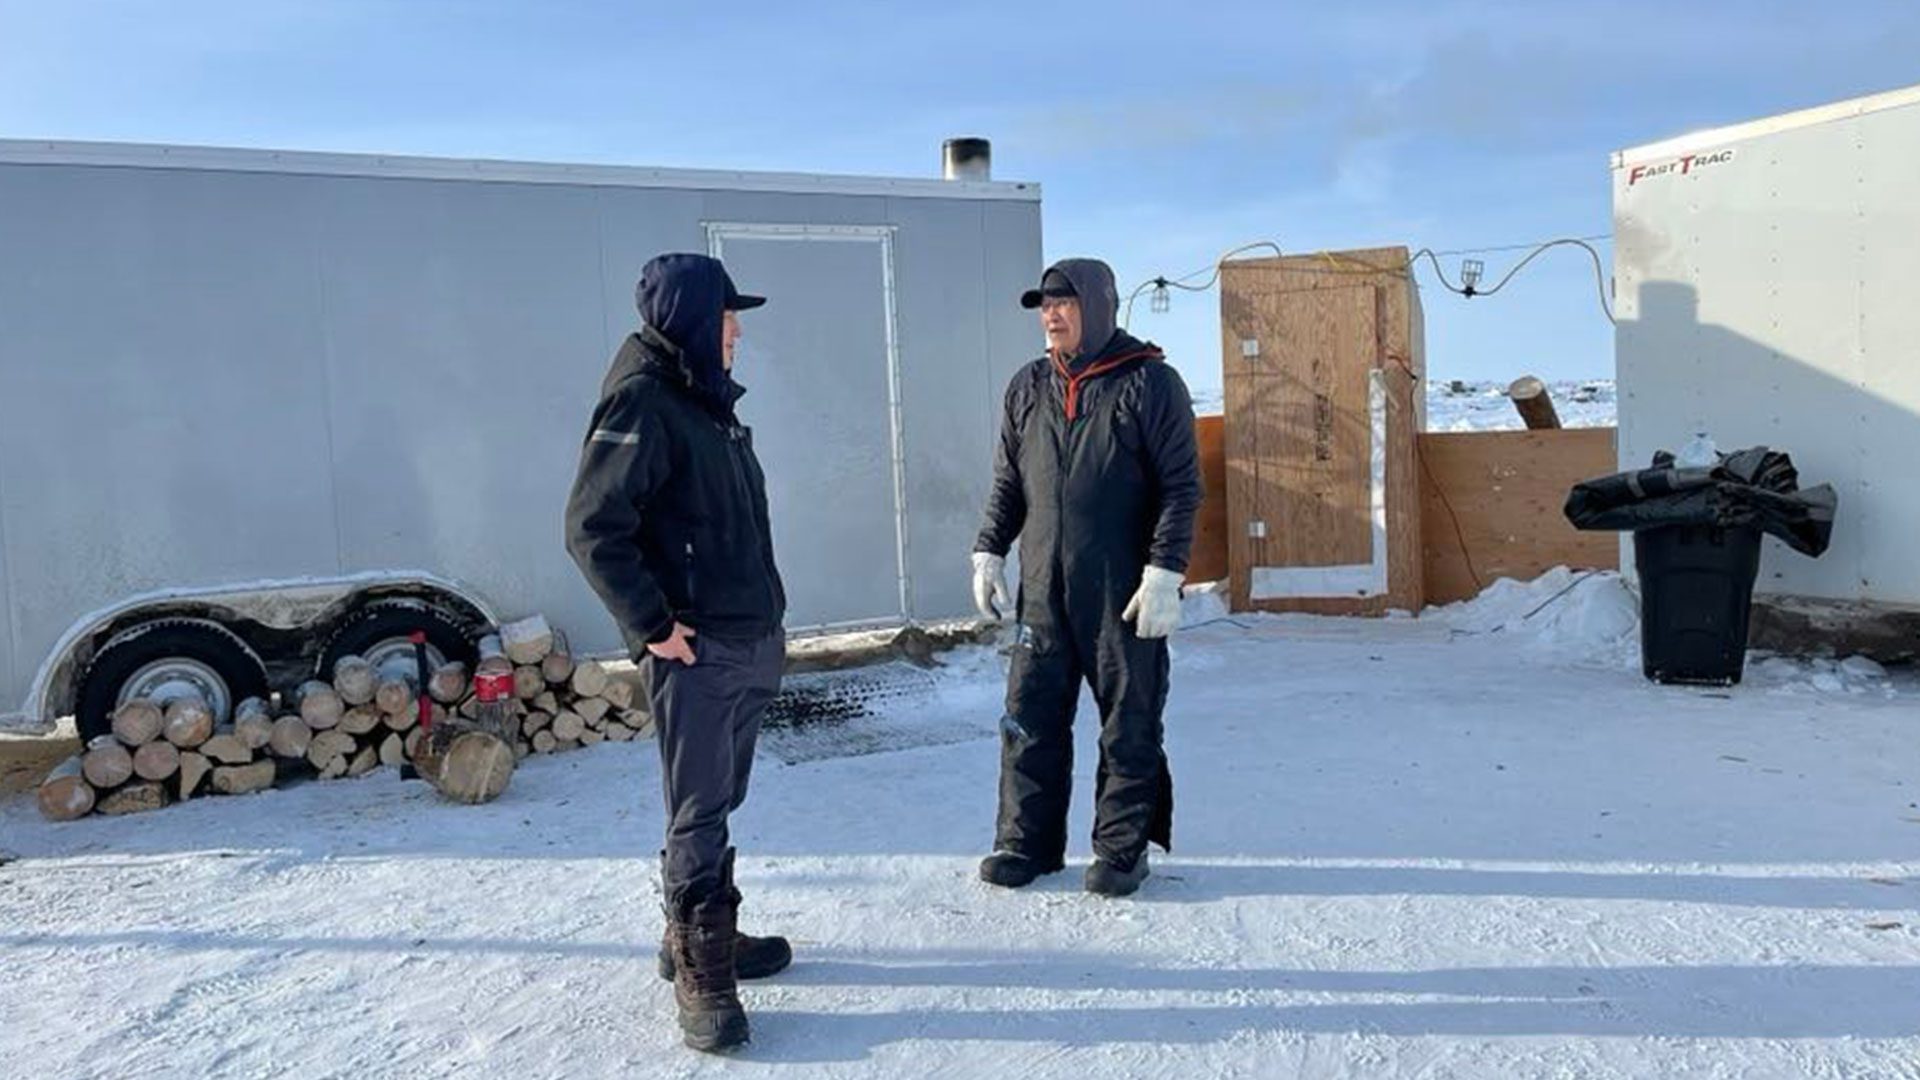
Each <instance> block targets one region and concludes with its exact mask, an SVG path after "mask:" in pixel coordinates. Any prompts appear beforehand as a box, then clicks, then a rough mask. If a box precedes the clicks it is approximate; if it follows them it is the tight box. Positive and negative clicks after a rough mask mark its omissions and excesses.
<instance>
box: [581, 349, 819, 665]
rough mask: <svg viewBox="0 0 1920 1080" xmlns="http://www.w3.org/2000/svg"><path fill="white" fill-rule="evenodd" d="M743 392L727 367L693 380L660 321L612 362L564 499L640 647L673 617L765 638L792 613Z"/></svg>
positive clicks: (618, 614) (603, 589)
mask: <svg viewBox="0 0 1920 1080" xmlns="http://www.w3.org/2000/svg"><path fill="white" fill-rule="evenodd" d="M741 393H743V391H742V390H740V388H739V387H738V385H737V384H734V383H732V382H731V380H727V381H725V382H724V383H721V384H720V388H718V389H709V388H708V387H707V386H705V385H700V384H697V383H696V382H695V379H694V377H693V374H692V371H691V369H690V366H689V363H688V361H687V358H686V357H685V355H684V354H682V353H681V351H680V350H679V349H678V348H676V347H675V346H674V345H673V344H672V343H671V342H669V341H668V340H667V339H666V338H665V337H664V336H662V335H661V334H659V333H657V332H655V331H653V330H652V329H650V328H649V329H643V330H642V331H641V332H640V333H638V334H633V335H631V336H629V337H628V338H627V340H626V342H625V343H624V344H623V345H622V346H621V347H620V351H619V353H618V354H617V355H616V356H615V357H614V362H613V366H612V368H611V369H610V370H609V371H608V373H607V378H606V382H605V384H604V385H603V386H602V388H601V398H600V404H599V406H598V407H597V408H596V409H595V410H594V413H593V422H592V424H591V425H590V427H589V430H588V435H587V439H586V443H585V445H584V446H583V447H582V449H581V455H580V470H579V474H578V476H577V477H576V478H575V480H574V484H573V493H572V495H571V496H570V497H569V498H568V500H567V548H568V550H569V551H570V552H572V554H573V557H574V561H575V562H577V563H578V564H579V565H580V569H581V572H582V573H584V574H585V575H586V578H587V581H588V583H589V584H591V585H592V586H593V589H594V591H595V592H596V593H598V594H599V595H600V599H601V600H602V601H603V602H604V603H605V604H606V606H607V610H608V611H610V612H611V613H612V614H613V617H614V620H615V621H616V622H617V623H618V624H619V627H620V632H621V634H622V635H623V636H624V637H625V639H626V643H627V648H628V651H629V652H630V653H631V654H633V655H634V656H639V655H640V654H641V652H642V650H644V649H645V647H646V646H647V645H648V644H652V643H657V642H660V641H664V640H666V638H667V637H668V636H670V635H671V633H672V631H673V624H674V623H675V622H676V621H677V622H681V623H684V624H686V625H687V626H690V627H692V628H693V629H694V630H696V631H698V632H699V633H700V634H701V635H702V636H711V637H717V638H723V639H733V640H749V639H752V640H757V639H759V638H761V637H764V636H766V635H768V634H771V633H773V632H774V631H776V630H778V629H779V628H780V625H781V621H782V619H784V617H785V615H786V604H787V598H786V591H785V588H784V587H783V586H782V584H781V581H780V572H779V570H778V568H777V567H776V566H775V564H774V557H773V534H772V529H771V526H770V524H769V521H768V516H767V492H766V478H765V475H764V474H763V473H762V472H761V470H760V463H759V461H758V460H757V459H756V458H755V456H754V453H753V433H752V431H751V430H750V429H748V428H747V427H745V426H744V425H742V424H741V423H740V421H739V419H738V418H737V417H736V416H735V414H734V409H733V406H734V403H735V401H737V400H738V398H739V396H740V394H741Z"/></svg>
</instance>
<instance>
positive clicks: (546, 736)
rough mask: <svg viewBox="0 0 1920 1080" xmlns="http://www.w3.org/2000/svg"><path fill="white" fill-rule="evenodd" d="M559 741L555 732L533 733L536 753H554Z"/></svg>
mask: <svg viewBox="0 0 1920 1080" xmlns="http://www.w3.org/2000/svg"><path fill="white" fill-rule="evenodd" d="M558 741H559V740H557V739H555V738H554V737H553V732H551V731H536V732H534V733H533V752H534V753H536V754H551V753H553V747H554V744H555V743H556V742H558Z"/></svg>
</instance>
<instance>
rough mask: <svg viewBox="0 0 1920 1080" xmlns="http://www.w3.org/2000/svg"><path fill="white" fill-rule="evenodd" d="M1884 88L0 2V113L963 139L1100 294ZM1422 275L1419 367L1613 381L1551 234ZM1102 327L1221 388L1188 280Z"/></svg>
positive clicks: (580, 24)
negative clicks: (1116, 284)
mask: <svg viewBox="0 0 1920 1080" xmlns="http://www.w3.org/2000/svg"><path fill="white" fill-rule="evenodd" d="M1916 82H1920V3H1913V2H1900V0H1885V2H1861V0H1827V2H1823V3H1817V4H1809V3H1805V2H1798V3H1774V2H1770V0H1750V2H1745V3H1728V2H1718V0H1714V2H1708V0H1661V2H1657V3H1648V2H1641V0H1615V2H1612V3H1608V4H1588V3H1556V2H1534V3H1449V2H1445V0H1432V2H1426V3H1400V2H1377V3H1366V2H1359V0H1355V2H1352V3H1349V4H1347V5H1345V7H1344V8H1342V7H1341V5H1335V4H1327V3H1316V4H1288V3H1281V2H1269V3H1249V4H1238V3H1220V2H1212V3H1205V4H1185V5H1183V4H1178V3H1165V2H1162V3H1152V4H1135V3H1103V4H1077V3H1070V2H1065V0H1053V2H1051V3H1030V4H1022V5H1010V4H992V3H980V4H941V5H937V6H936V5H914V4H906V3H896V4H879V3H872V4H860V3H811V4H810V3H787V4H759V3H753V2H746V0H742V2H735V3H730V4H718V3H714V4H707V3H684V4H652V3H637V2H627V3H614V2H587V0H576V2H569V0H551V2H547V3H539V4H536V3H531V2H524V3H506V2H488V0H405V2H401V0H246V2H238V0H235V2H207V0H176V2H172V3H148V2H82V0H73V2H62V3H54V2H49V0H0V135H4V136H14V137H47V138H71V139H110V140H128V141H150V142H175V143H205V144H222V145H241V146H276V147H291V148H299V149H321V150H366V151H386V152H394V153H418V154H439V155H450V156H461V157H503V158H524V159H536V160H568V161H593V162H617V163H633V164H653V165H677V166H690V167H723V168H764V169H781V170H806V171H822V172H850V173H880V174H890V175H930V174H932V173H933V172H935V171H936V170H937V168H938V150H939V144H940V141H941V139H943V138H945V137H947V136H950V135H956V134H978V135H985V136H987V137H989V138H992V139H993V140H994V143H995V157H996V166H995V168H996V173H997V175H998V176H999V177H1001V178H1004V179H1026V180H1038V181H1040V182H1041V183H1042V184H1043V185H1044V186H1045V189H1046V201H1045V218H1046V247H1047V254H1048V256H1049V258H1057V257H1061V256H1066V255H1080V254H1087V255H1096V256H1100V257H1104V258H1106V259H1107V260H1108V261H1109V262H1111V263H1113V265H1114V267H1115V270H1116V271H1117V273H1118V276H1119V277H1120V278H1121V280H1122V282H1123V287H1124V286H1125V285H1131V284H1133V283H1136V282H1138V281H1140V280H1143V279H1145V278H1147V277H1150V276H1152V275H1154V274H1156V273H1167V274H1169V276H1171V275H1172V274H1175V273H1185V272H1187V271H1190V270H1193V269H1196V268H1199V267H1204V266H1206V265H1208V264H1209V263H1210V262H1212V260H1213V258H1214V257H1215V256H1216V255H1217V254H1218V253H1220V252H1221V251H1223V250H1225V249H1227V248H1230V247H1233V246H1236V245H1239V244H1242V243H1247V242H1250V241H1255V240H1274V241H1277V242H1278V243H1279V244H1280V245H1281V246H1282V247H1283V248H1285V249H1287V250H1289V251H1295V250H1314V249H1319V248H1344V247H1361V246H1369V245H1373V244H1407V245H1409V246H1411V247H1415V248H1418V247H1422V246H1425V247H1432V248H1435V249H1439V250H1453V249H1462V248H1478V247H1492V246H1501V245H1506V244H1513V243H1519V242H1526V241H1532V240H1536V239H1544V238H1549V237H1558V236H1579V235H1589V234H1604V233H1607V232H1608V231H1609V229H1610V210H1609V188H1608V173H1607V155H1608V153H1609V152H1611V151H1613V150H1616V149H1620V148H1622V147H1626V146H1633V145H1637V144H1640V143H1645V142H1651V141H1654V140H1656V139H1659V138H1663V137H1666V136H1669V135H1674V134H1678V133H1681V132H1684V131H1687V130H1691V129H1695V128H1699V127H1705V126H1711V125H1717V124H1722V123H1730V122H1736V121H1740V120H1745V119H1751V118H1754V117H1758V116H1764V115H1768V114H1771V113H1775V112H1782V111H1786V110H1789V109H1793V108H1799V107H1804V106H1809V105H1816V104H1820V103H1823V102H1827V101H1831V100H1837V99H1840V98H1846V97H1852V96H1856V95H1859V94H1865V93H1872V92H1876V91H1880V90H1886V89H1892V88H1895V87H1899V86H1904V85H1909V84H1912V83H1916ZM1602 251H1603V253H1606V252H1607V249H1606V248H1605V247H1604V246H1603V247H1602ZM1517 255H1518V253H1498V252H1496V253H1489V254H1486V255H1485V256H1483V257H1484V259H1485V261H1486V262H1487V265H1488V272H1489V275H1490V276H1492V275H1498V274H1499V273H1500V272H1502V271H1503V270H1504V269H1505V267H1506V266H1507V265H1509V263H1510V261H1511V260H1512V259H1514V258H1516V257H1517ZM1444 262H1445V264H1446V266H1447V268H1448V272H1449V273H1450V274H1452V273H1454V272H1456V271H1457V267H1458V262H1459V258H1458V257H1457V256H1450V257H1448V258H1447V259H1446V260H1444ZM1421 274H1422V280H1423V285H1424V297H1425V304H1426V315H1427V343H1428V363H1429V367H1430V369H1431V371H1432V374H1433V375H1435V376H1436V377H1440V378H1469V379H1507V378H1511V377H1513V376H1515V375H1517V374H1520V373H1522V372H1534V373H1538V374H1542V375H1546V376H1549V377H1560V378H1584V377H1592V376H1604V375H1608V374H1610V373H1611V370H1612V338H1611V328H1610V327H1609V326H1608V324H1607V323H1606V321H1605V319H1604V317H1603V316H1602V315H1601V313H1600V311H1599V307H1598V301H1597V297H1596V289H1595V284H1594V280H1593V271H1592V268H1591V265H1590V264H1589V263H1588V262H1586V261H1585V257H1584V256H1582V255H1581V254H1580V253H1579V252H1578V251H1576V250H1561V251H1556V252H1553V253H1550V254H1549V255H1547V256H1546V257H1544V258H1543V259H1541V260H1538V261H1536V262H1535V264H1534V265H1533V266H1532V267H1530V268H1529V270H1528V271H1527V272H1526V273H1524V274H1523V275H1522V276H1521V277H1520V278H1518V279H1516V280H1515V282H1514V283H1513V285H1512V286H1510V287H1509V288H1508V289H1507V290H1506V291H1505V292H1503V293H1502V294H1500V295H1499V296H1497V297H1492V298H1482V299H1476V300H1473V301H1470V302H1469V301H1463V300H1460V299H1458V298H1456V297H1453V296H1451V295H1449V294H1447V293H1444V292H1442V291H1440V290H1439V289H1438V288H1436V287H1434V285H1433V284H1432V278H1431V276H1430V273H1429V272H1428V271H1427V270H1426V269H1424V268H1423V270H1422V271H1421ZM1134 329H1135V331H1136V332H1138V333H1140V334H1141V335H1142V336H1146V337H1151V338H1154V339H1155V340H1157V341H1159V342H1160V343H1161V344H1163V345H1164V346H1166V347H1167V348H1168V350H1169V352H1170V353H1171V355H1172V356H1173V358H1174V359H1175V360H1176V361H1177V362H1178V363H1179V364H1180V366H1181V367H1182V369H1183V370H1184V371H1185V372H1186V373H1187V375H1188V377H1189V379H1190V381H1192V382H1193V383H1194V384H1195V386H1196V388H1197V389H1205V388H1207V387H1210V386H1216V385H1217V384H1218V382H1219V364H1220V360H1219V332H1218V305H1217V301H1216V300H1215V298H1214V297H1213V296H1212V295H1206V296H1198V295H1192V294H1176V296H1175V301H1174V307H1173V310H1172V312H1170V313H1168V314H1165V315H1155V314H1151V313H1149V312H1148V311H1147V310H1146V304H1145V301H1144V298H1143V300H1142V302H1141V304H1140V305H1139V309H1138V311H1137V312H1136V315H1135V318H1134Z"/></svg>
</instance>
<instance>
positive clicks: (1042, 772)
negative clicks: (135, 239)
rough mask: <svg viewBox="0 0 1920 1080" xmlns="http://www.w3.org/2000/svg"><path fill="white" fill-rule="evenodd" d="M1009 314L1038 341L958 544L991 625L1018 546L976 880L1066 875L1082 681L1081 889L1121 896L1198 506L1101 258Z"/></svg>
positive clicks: (1154, 781) (1164, 369)
mask: <svg viewBox="0 0 1920 1080" xmlns="http://www.w3.org/2000/svg"><path fill="white" fill-rule="evenodd" d="M1021 305H1022V306H1024V307H1027V308H1030V309H1038V310H1039V311H1040V318H1041V325H1042V328H1043V329H1044V330H1045V331H1046V334H1047V344H1048V349H1047V355H1046V356H1044V357H1041V358H1040V359H1038V360H1035V361H1034V362H1033V363H1031V364H1029V365H1027V366H1026V367H1025V368H1023V369H1021V371H1020V372H1019V373H1018V374H1017V375H1015V376H1014V377H1013V382H1012V384H1011V385H1009V386H1008V388H1007V396H1006V416H1005V418H1004V420H1003V424H1002V428H1001V433H1000V446H999V451H998V454H997V458H996V462H995V467H994V479H993V488H992V492H991V494H990V496H989V498H988V501H987V520H986V526H985V527H984V528H983V529H982V530H981V532H980V538H979V541H978V542H977V543H976V544H975V545H974V556H973V561H974V595H975V600H976V602H977V603H978V604H979V606H980V609H981V611H982V613H983V614H985V615H986V616H987V617H989V618H998V617H1002V616H1004V615H1005V614H1007V612H1006V610H1005V609H1006V607H1007V606H1008V605H1007V603H1006V585H1005V582H1004V578H1003V575H1004V573H1005V569H1004V567H1005V557H1006V554H1007V551H1008V549H1009V548H1010V547H1011V545H1012V544H1013V541H1014V538H1015V537H1016V536H1017V537H1019V539H1020V568H1021V570H1020V595H1019V602H1018V608H1019V610H1018V619H1019V631H1018V639H1017V642H1016V645H1015V649H1014V654H1013V661H1012V669H1011V671H1010V672H1009V673H1008V686H1007V715H1006V719H1005V720H1004V722H1003V723H1002V743H1001V759H1000V813H999V823H998V826H997V828H996V832H995V837H994V853H993V854H992V855H990V856H988V857H987V859H986V860H985V861H983V862H982V863H981V865H980V876H981V877H982V878H983V879H985V880H986V881H988V882H991V883H993V884H996V885H1004V886H1009V887H1016V888H1017V887H1019V886H1022V885H1026V884H1028V883H1029V882H1031V881H1033V879H1034V878H1035V877H1037V876H1039V875H1041V874H1047V873H1052V872H1053V871H1056V870H1058V869H1060V868H1061V867H1062V866H1063V865H1064V859H1065V855H1066V841H1067V837H1066V826H1067V806H1068V803H1069V800H1070V796H1071V788H1072V782H1073V733H1072V726H1073V714H1074V708H1075V706H1076V704H1077V703H1078V701H1079V697H1080V686H1081V683H1082V681H1083V680H1084V681H1085V682H1086V683H1088V684H1090V685H1091V686H1092V689H1093V695H1094V699H1095V701H1096V702H1098V704H1099V707H1100V764H1099V768H1098V770H1097V771H1096V773H1095V789H1096V790H1095V804H1094V808H1095V811H1094V812H1095V818H1094V828H1093V852H1094V862H1093V864H1092V865H1091V866H1090V867H1088V869H1087V878H1086V887H1087V889H1088V890H1089V891H1091V892H1095V893H1099V894H1102V895H1108V896H1125V895H1128V894H1131V893H1132V892H1133V891H1134V890H1136V889H1138V888H1139V886H1140V883H1141V881H1142V880H1144V879H1145V878H1146V876H1147V844H1148V843H1149V842H1150V841H1151V842H1153V843H1157V844H1159V845H1160V846H1161V848H1162V849H1166V848H1167V847H1168V846H1169V845H1170V843H1171V840H1172V819H1173V781H1172V778H1171V776H1170V774H1169V772H1168V769H1167V758H1166V753H1165V751H1164V749H1163V747H1162V741H1163V729H1162V726H1161V713H1162V710H1163V709H1164V707H1165V705H1166V700H1167V674H1168V657H1167V642H1166V638H1167V636H1168V635H1169V634H1171V633H1172V632H1173V631H1174V630H1175V629H1176V628H1177V627H1178V626H1179V623H1180V582H1181V579H1182V577H1183V576H1184V575H1185V573H1186V569H1187V556H1188V551H1189V549H1190V547H1191V546H1192V541H1193V518H1194V512H1195V510H1196V509H1197V508H1198V506H1199V503H1200V473H1199V463H1198V457H1197V454H1196V452H1195V449H1194V438H1193V404H1192V401H1191V399H1190V398H1189V397H1188V395H1187V388H1186V384H1185V383H1184V382H1182V381H1181V379H1180V376H1179V374H1178V373H1177V372H1175V371H1174V369H1173V368H1172V367H1171V366H1170V365H1168V364H1167V363H1166V362H1165V358H1164V357H1163V355H1162V354H1161V352H1160V350H1159V348H1157V347H1156V346H1153V345H1151V344H1146V343H1143V342H1141V341H1138V340H1136V339H1134V338H1133V337H1130V336H1129V335H1127V334H1126V333H1125V332H1123V331H1119V330H1116V329H1115V326H1114V319H1115V316H1116V315H1117V313H1118V310H1119V298H1118V296H1117V294H1116V293H1115V290H1114V285H1113V271H1112V270H1110V269H1108V267H1107V265H1106V264H1105V263H1102V262H1099V261H1097V260H1093V259H1067V260H1064V261H1062V262H1059V263H1056V264H1054V265H1053V266H1052V267H1051V268H1049V269H1048V270H1047V272H1046V274H1045V275H1044V276H1043V277H1042V278H1041V283H1040V287H1039V288H1037V289H1032V290H1029V291H1028V292H1027V293H1026V294H1025V295H1024V296H1023V297H1021Z"/></svg>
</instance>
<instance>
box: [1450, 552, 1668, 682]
mask: <svg viewBox="0 0 1920 1080" xmlns="http://www.w3.org/2000/svg"><path fill="white" fill-rule="evenodd" d="M1426 617H1427V618H1434V619H1440V620H1442V621H1444V622H1445V623H1446V624H1447V626H1448V628H1449V629H1450V630H1452V631H1453V632H1454V633H1456V634H1461V635H1475V636H1478V635H1487V634H1500V635H1504V636H1507V637H1510V638H1512V639H1515V640H1518V641H1522V642H1525V643H1526V644H1528V645H1530V646H1533V647H1536V648H1540V649H1544V650H1547V651H1551V652H1553V653H1556V654H1559V655H1562V656H1566V657H1568V658H1574V659H1578V658H1589V659H1597V660H1604V661H1608V662H1615V663H1637V662H1638V659H1639V632H1640V604H1639V601H1638V599H1637V598H1636V597H1635V596H1634V594H1633V591H1632V590H1631V589H1629V588H1628V587H1627V583H1626V582H1625V580H1623V579H1622V578H1621V576H1620V575H1619V574H1617V573H1614V572H1612V571H1603V570H1583V571H1577V572H1576V571H1573V570H1569V569H1567V568H1566V567H1564V566H1562V567H1556V568H1554V569H1553V570H1550V571H1548V572H1547V573H1545V574H1543V575H1541V576H1540V577H1538V578H1535V579H1534V580H1532V581H1525V582H1522V581H1514V580H1513V579H1511V578H1501V579H1500V580H1498V581H1496V582H1494V583H1493V584H1492V585H1490V586H1488V587H1487V590H1486V591H1485V592H1483V593H1481V594H1480V595H1479V596H1477V597H1475V598H1474V599H1472V600H1465V601H1462V602H1460V603H1457V604H1449V605H1447V606H1445V607H1438V608H1429V609H1428V610H1427V613H1426Z"/></svg>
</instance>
